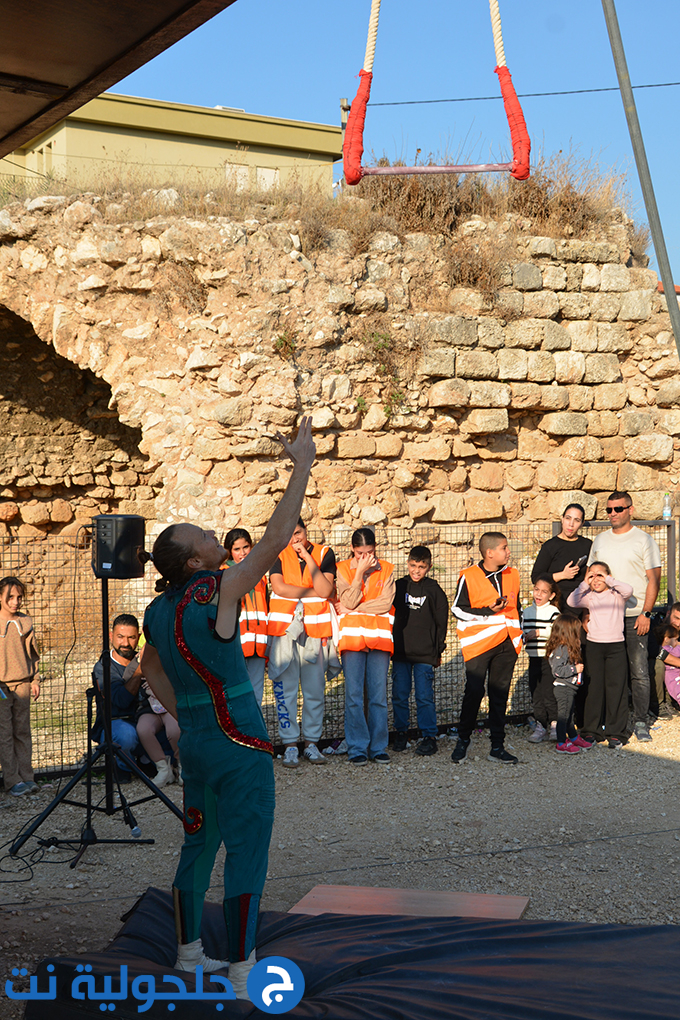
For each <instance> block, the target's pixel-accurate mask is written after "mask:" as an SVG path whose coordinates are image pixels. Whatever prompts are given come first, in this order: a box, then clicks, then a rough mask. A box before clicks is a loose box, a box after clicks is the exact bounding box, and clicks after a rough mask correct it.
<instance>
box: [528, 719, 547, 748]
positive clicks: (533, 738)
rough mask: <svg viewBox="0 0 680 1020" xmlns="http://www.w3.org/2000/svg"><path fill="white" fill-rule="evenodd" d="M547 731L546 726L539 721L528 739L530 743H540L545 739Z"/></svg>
mask: <svg viewBox="0 0 680 1020" xmlns="http://www.w3.org/2000/svg"><path fill="white" fill-rule="evenodd" d="M547 732H548V731H547V730H546V728H545V726H541V724H540V722H537V723H536V727H535V729H534V730H533V732H532V733H530V734H529V736H528V737H527V739H528V741H529V743H530V744H540V743H541V741H542V740H545V738H546V734H547Z"/></svg>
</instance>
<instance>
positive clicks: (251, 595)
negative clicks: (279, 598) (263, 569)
mask: <svg viewBox="0 0 680 1020" xmlns="http://www.w3.org/2000/svg"><path fill="white" fill-rule="evenodd" d="M231 565H232V561H231V560H230V561H229V562H228V563H225V564H224V566H223V568H222V569H223V570H227V569H228V567H230V566H231ZM268 615H269V609H268V607H267V578H266V577H263V578H261V579H260V580H259V581H258V582H257V584H256V585H255V587H254V588H253V590H252V591H249V592H246V594H245V595H244V596H243V598H242V599H241V612H240V614H239V629H240V631H241V648H242V649H243V654H244V656H245V657H246V659H247V658H249V657H250V656H251V655H259V656H260V657H261V658H263V659H265V658H266V657H267V617H268Z"/></svg>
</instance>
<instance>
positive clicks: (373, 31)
mask: <svg viewBox="0 0 680 1020" xmlns="http://www.w3.org/2000/svg"><path fill="white" fill-rule="evenodd" d="M379 17H380V0H371V18H370V21H369V22H368V39H367V40H366V56H365V57H364V68H363V69H364V71H372V70H373V60H374V58H375V41H376V38H377V36H378V19H379Z"/></svg>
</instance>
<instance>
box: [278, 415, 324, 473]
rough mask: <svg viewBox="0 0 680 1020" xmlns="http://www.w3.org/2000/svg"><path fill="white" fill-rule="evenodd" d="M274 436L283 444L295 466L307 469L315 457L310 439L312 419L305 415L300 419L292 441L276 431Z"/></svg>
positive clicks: (313, 446) (314, 447)
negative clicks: (296, 432)
mask: <svg viewBox="0 0 680 1020" xmlns="http://www.w3.org/2000/svg"><path fill="white" fill-rule="evenodd" d="M276 438H277V439H278V441H279V442H280V443H281V445H282V446H283V449H284V451H285V453H286V455H287V456H288V457H290V459H291V460H292V461H293V464H295V465H296V467H300V468H302V469H303V470H305V471H309V470H310V469H311V467H312V464H313V463H314V458H315V457H316V446H315V445H314V440H313V439H312V419H311V418H308V417H305V418H302V419H301V421H300V427H299V429H298V434H297V437H296V438H295V440H294V441H293V442H292V443H289V442H288V440H287V439H286V437H285V436H284V435H282V434H281V433H280V432H277V433H276Z"/></svg>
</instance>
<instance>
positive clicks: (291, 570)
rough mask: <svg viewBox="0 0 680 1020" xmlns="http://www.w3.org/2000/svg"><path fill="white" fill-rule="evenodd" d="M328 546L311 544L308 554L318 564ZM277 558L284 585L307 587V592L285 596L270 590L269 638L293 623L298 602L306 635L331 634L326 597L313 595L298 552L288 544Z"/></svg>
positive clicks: (310, 579) (307, 572) (306, 572)
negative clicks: (291, 597)
mask: <svg viewBox="0 0 680 1020" xmlns="http://www.w3.org/2000/svg"><path fill="white" fill-rule="evenodd" d="M329 548H330V546H327V545H312V548H311V550H310V552H309V555H310V556H311V557H312V559H313V560H314V562H315V563H316V565H317V566H318V567H320V566H321V564H322V562H323V558H324V556H325V555H326V553H327V552H328V550H329ZM279 559H280V561H281V570H282V571H283V573H282V577H283V580H284V582H285V584H294V585H295V586H296V587H297V588H309V591H310V594H309V595H305V596H304V598H302V599H286V598H283V596H282V595H277V594H276V593H275V592H273V591H272V594H271V598H270V600H269V633H270V634H271V635H272V636H273V637H281V636H282V635H283V634H285V633H286V631H287V630H288V628H289V627H290V625H291V623H292V622H293V617H294V616H295V608H296V606H297V604H298V602H302V609H303V613H304V624H305V631H306V632H307V634H308V635H309V637H314V638H329V637H330V636H331V634H332V633H333V628H332V626H331V610H330V606H329V605H328V599H323V598H321V597H320V596H319V595H316V594H315V592H314V586H313V584H312V578H311V575H310V573H309V567H308V566H307V564H306V563H305V565H304V570H302V564H301V563H300V560H299V559H298V554H297V553H296V552H295V550H294V549H292V548H291V546H289V545H287V546H286V548H285V549H284V550H283V552H282V553H281V555H280V557H279Z"/></svg>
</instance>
